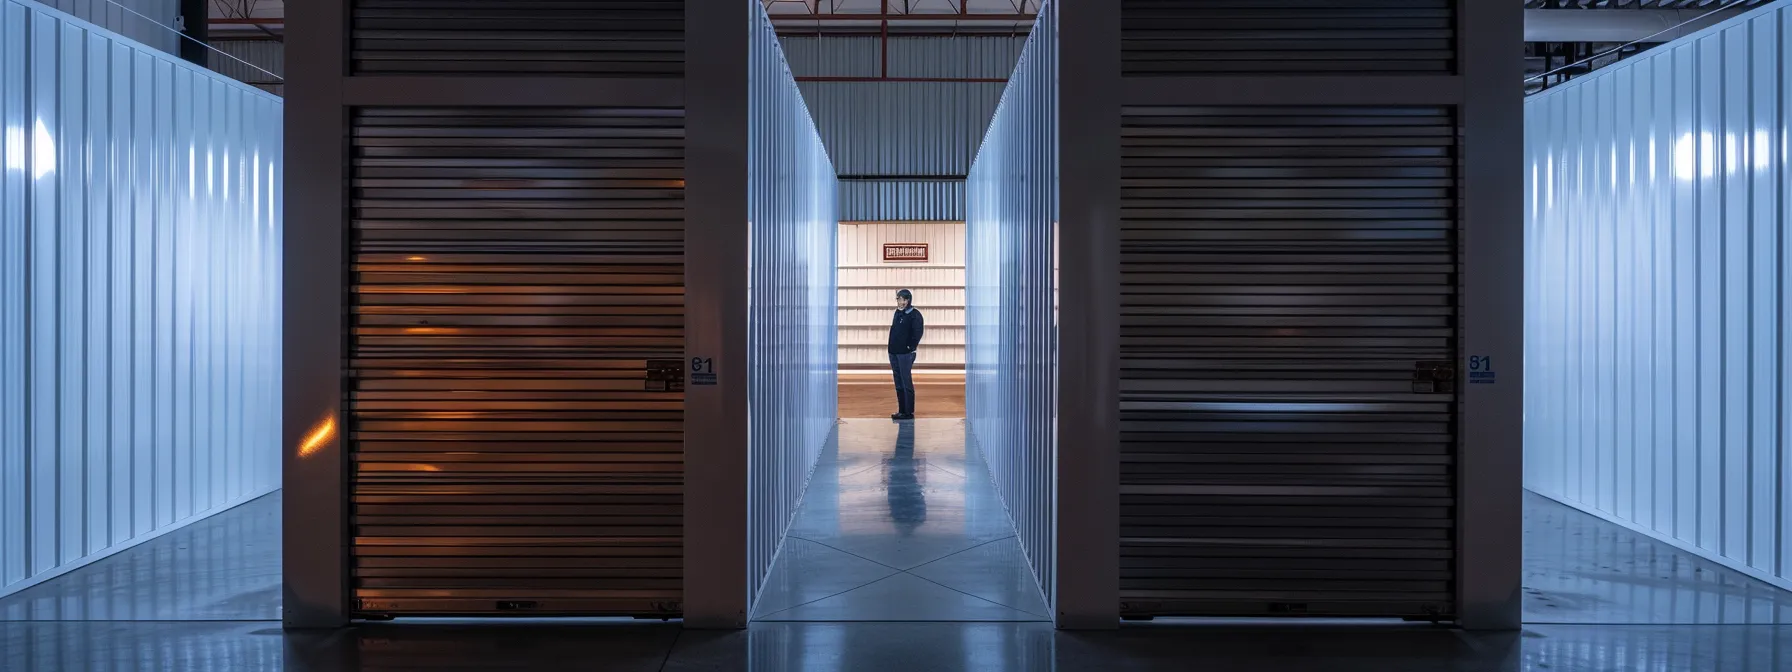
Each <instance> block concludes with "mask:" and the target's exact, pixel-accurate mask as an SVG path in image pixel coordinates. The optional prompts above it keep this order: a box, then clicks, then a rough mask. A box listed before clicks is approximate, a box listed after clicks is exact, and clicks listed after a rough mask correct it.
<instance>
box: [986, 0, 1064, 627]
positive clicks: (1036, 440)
mask: <svg viewBox="0 0 1792 672" xmlns="http://www.w3.org/2000/svg"><path fill="white" fill-rule="evenodd" d="M1056 17H1057V7H1056V5H1054V4H1052V3H1045V5H1044V6H1043V7H1041V8H1040V10H1039V19H1038V21H1037V22H1036V23H1035V24H1034V27H1033V31H1032V35H1031V36H1030V37H1029V39H1028V41H1027V43H1026V49H1025V51H1024V52H1023V53H1022V55H1021V56H1020V59H1019V62H1018V63H1017V64H1016V66H1015V70H1014V75H1013V77H1012V78H1011V79H1010V80H1009V84H1008V87H1007V88H1006V89H1005V90H1004V91H1003V93H1002V97H1001V101H1000V104H999V107H998V108H997V110H996V113H995V116H994V118H993V119H992V121H991V122H990V125H989V131H988V134H987V135H986V136H985V137H984V138H983V144H982V146H981V148H979V149H978V152H977V156H976V161H975V163H974V164H973V166H972V169H971V172H970V177H969V179H968V180H967V183H966V201H967V205H966V234H967V235H966V239H967V248H966V282H967V293H968V296H967V310H966V322H967V324H968V328H967V339H966V342H967V353H966V355H967V365H966V369H967V383H966V390H965V394H966V410H967V414H968V416H969V427H970V429H971V433H972V434H973V436H974V438H975V444H976V446H977V449H978V452H979V454H980V455H982V457H983V459H984V461H985V462H987V463H988V465H989V469H990V474H991V477H992V478H993V480H994V481H995V484H996V489H997V491H998V492H1000V493H1001V495H1002V500H1003V503H1004V504H1005V505H1006V506H1007V508H1008V512H1009V514H1010V516H1012V518H1013V522H1014V526H1015V529H1016V531H1017V533H1018V534H1019V537H1020V542H1021V547H1022V550H1023V551H1024V552H1025V553H1026V556H1027V560H1028V562H1029V564H1030V565H1031V569H1032V570H1033V575H1034V579H1035V580H1036V581H1038V584H1039V585H1040V586H1041V587H1042V592H1043V593H1044V596H1045V599H1046V603H1047V604H1048V605H1055V604H1056V596H1055V595H1054V594H1053V592H1052V587H1053V585H1054V584H1055V582H1054V580H1053V576H1054V575H1053V572H1054V568H1053V560H1054V558H1055V557H1056V554H1057V549H1056V540H1055V532H1056V529H1057V525H1056V506H1057V502H1056V501H1055V496H1054V495H1055V493H1054V490H1053V488H1054V484H1055V482H1056V472H1055V465H1056V464H1057V445H1056V433H1055V431H1054V430H1055V428H1056V423H1055V419H1054V418H1053V417H1052V413H1053V411H1054V409H1055V405H1054V402H1055V399H1056V397H1055V396H1054V395H1055V391H1056V372H1057V352H1056V349H1055V348H1056V341H1057V323H1056V319H1055V315H1056V310H1055V306H1054V305H1050V304H1049V302H1051V301H1053V299H1054V297H1055V284H1054V283H1055V279H1056V278H1055V274H1054V272H1053V270H1054V266H1053V263H1054V262H1053V260H1055V254H1054V251H1055V248H1054V246H1053V242H1052V241H1054V240H1055V237H1054V234H1055V231H1056V226H1057V184H1058V182H1057V179H1058V175H1057V161H1058V153H1057V146H1056V142H1055V138H1056V124H1057V116H1056V115H1057V107H1058V105H1057V30H1058V27H1057V23H1056ZM1048 313H1049V315H1048Z"/></svg>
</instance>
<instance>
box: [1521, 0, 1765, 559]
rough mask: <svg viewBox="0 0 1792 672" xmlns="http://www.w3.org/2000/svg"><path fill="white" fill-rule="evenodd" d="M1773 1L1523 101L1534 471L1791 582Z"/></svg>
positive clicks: (1649, 526) (1600, 511)
mask: <svg viewBox="0 0 1792 672" xmlns="http://www.w3.org/2000/svg"><path fill="white" fill-rule="evenodd" d="M1788 28H1792V9H1788V8H1787V7H1786V6H1785V5H1784V3H1778V4H1776V5H1775V6H1772V7H1765V8H1762V9H1760V10H1758V11H1753V12H1749V13H1747V14H1744V15H1742V16H1738V17H1735V18H1733V19H1730V20H1728V21H1725V22H1724V23H1722V24H1719V25H1716V26H1713V27H1711V28H1709V29H1706V30H1703V31H1700V32H1699V33H1696V34H1694V35H1690V36H1687V37H1685V38H1681V39H1679V40H1675V41H1673V42H1670V43H1667V44H1664V45H1661V46H1658V47H1655V48H1654V49H1651V50H1650V51H1648V52H1647V53H1645V54H1643V55H1641V56H1639V57H1637V58H1636V59H1633V60H1626V61H1625V62H1623V63H1621V64H1618V65H1616V66H1614V67H1610V68H1606V69H1603V70H1600V71H1599V72H1596V73H1593V74H1592V75H1590V76H1587V77H1582V78H1578V79H1575V80H1573V81H1571V82H1568V83H1567V84H1565V85H1563V86H1561V87H1559V88H1555V89H1552V90H1550V91H1547V92H1544V93H1542V94H1539V95H1536V96H1532V97H1531V98H1530V99H1528V100H1526V101H1525V110H1524V111H1525V129H1526V144H1525V154H1526V161H1525V166H1524V173H1523V174H1524V179H1525V184H1526V190H1527V193H1526V196H1525V200H1524V207H1525V213H1526V217H1527V220H1528V223H1527V230H1526V235H1527V241H1526V243H1527V247H1526V279H1527V286H1526V290H1527V291H1526V295H1525V313H1526V327H1527V331H1526V334H1525V356H1526V357H1527V358H1528V360H1527V362H1526V366H1527V368H1529V369H1530V370H1531V371H1532V372H1533V375H1531V376H1530V377H1528V378H1526V385H1527V395H1526V414H1525V486H1526V487H1528V488H1530V489H1531V490H1533V491H1535V492H1538V493H1541V494H1543V495H1545V496H1548V497H1551V498H1553V499H1556V500H1559V501H1561V502H1564V503H1566V504H1568V505H1570V506H1574V507H1576V508H1578V509H1581V510H1583V511H1587V512H1588V513H1592V514H1593V515H1596V516H1600V517H1602V518H1606V519H1608V520H1611V521H1614V522H1617V523H1619V524H1621V525H1624V526H1626V527H1629V528H1631V529H1634V530H1638V531H1640V532H1643V533H1645V534H1648V535H1650V536H1653V537H1655V538H1657V539H1660V540H1662V541H1665V542H1667V543H1670V544H1673V545H1675V546H1677V547H1680V548H1682V549H1685V550H1687V551H1689V552H1692V553H1695V554H1697V555H1700V556H1703V557H1705V558H1709V559H1711V560H1713V561H1716V562H1719V563H1723V564H1725V565H1728V566H1730V567H1733V568H1736V569H1738V570H1740V571H1743V572H1746V573H1748V574H1750V575H1752V576H1755V577H1757V578H1761V579H1764V580H1766V581H1769V582H1772V583H1774V584H1776V585H1779V586H1781V587H1785V588H1792V517H1788V516H1787V515H1786V514H1785V503H1784V500H1785V488H1786V485H1787V481H1786V478H1787V476H1788V475H1792V471H1788V468H1789V467H1792V460H1788V457H1787V453H1786V450H1787V440H1786V439H1787V436H1788V435H1787V433H1786V432H1787V430H1788V426H1787V425H1786V422H1785V405H1786V399H1787V398H1788V395H1789V394H1792V391H1788V390H1787V389H1786V385H1787V384H1788V380H1787V377H1786V375H1785V368H1784V367H1785V366H1786V365H1787V361H1788V360H1787V359H1786V343H1785V336H1784V333H1783V332H1784V329H1785V328H1786V327H1785V325H1786V319H1787V318H1788V314H1787V313H1786V312H1785V311H1786V308H1787V305H1788V304H1787V303H1786V300H1785V297H1786V291H1787V287H1786V283H1787V281H1788V276H1787V273H1786V271H1785V268H1786V267H1785V264H1786V263H1787V260H1788V257H1787V252H1788V248H1787V241H1788V238H1787V236H1786V229H1785V226H1786V221H1787V216H1788V213H1789V212H1792V210H1788V206H1789V204H1792V201H1789V200H1788V198H1787V193H1788V192H1787V179H1788V177H1789V176H1792V173H1789V172H1788V171H1787V170H1786V151H1787V144H1786V143H1787V129H1786V121H1787V118H1786V108H1787V105H1788V103H1789V102H1792V79H1788V76H1789V75H1792V69H1789V68H1787V66H1786V62H1785V44H1786V43H1785V40H1786V35H1787V32H1786V31H1787V29H1788Z"/></svg>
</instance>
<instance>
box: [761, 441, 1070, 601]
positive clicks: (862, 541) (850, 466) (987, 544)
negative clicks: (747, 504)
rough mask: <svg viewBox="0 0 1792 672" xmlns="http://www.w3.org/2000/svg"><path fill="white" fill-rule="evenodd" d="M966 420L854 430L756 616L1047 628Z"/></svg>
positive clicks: (807, 500) (827, 467) (813, 489)
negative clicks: (969, 442)
mask: <svg viewBox="0 0 1792 672" xmlns="http://www.w3.org/2000/svg"><path fill="white" fill-rule="evenodd" d="M965 444H966V442H965V426H964V421H963V420H959V419H938V418H923V419H919V420H913V421H906V422H892V421H890V420H864V419H850V418H849V419H847V420H845V421H843V422H842V423H841V425H840V434H839V440H838V441H836V442H834V445H831V446H829V448H828V449H827V451H826V452H824V453H823V454H822V456H821V459H820V462H819V463H818V464H816V467H815V473H814V475H813V476H811V477H810V479H809V490H808V492H807V493H806V494H805V495H804V497H803V506H802V507H801V508H799V509H798V510H797V514H796V519H795V520H794V521H792V523H791V527H790V533H789V536H788V537H787V538H786V540H785V542H784V547H783V548H782V549H781V550H780V551H779V553H778V558H777V560H776V561H775V562H773V563H772V570H771V576H770V577H769V578H768V580H767V581H766V584H765V590H764V592H763V593H762V597H760V599H759V602H758V604H757V605H755V609H754V618H755V619H757V620H761V621H1040V622H1043V621H1049V620H1051V618H1050V615H1049V611H1048V610H1047V608H1046V606H1045V599H1044V597H1043V596H1041V595H1040V592H1039V588H1038V582H1037V581H1036V580H1034V578H1033V574H1032V572H1031V570H1029V569H1028V568H1027V563H1026V558H1025V557H1023V556H1022V555H1021V550H1020V543H1019V541H1018V540H1017V539H1016V537H1015V533H1014V525H1013V523H1011V522H1009V519H1008V513H1007V510H1006V509H1004V508H1003V506H1002V500H1001V497H1000V496H999V495H997V494H996V489H995V486H994V485H992V484H991V481H990V476H989V472H988V470H987V469H986V468H985V467H984V466H983V460H982V459H981V458H978V457H976V456H974V455H971V454H970V452H969V451H968V450H966V448H965Z"/></svg>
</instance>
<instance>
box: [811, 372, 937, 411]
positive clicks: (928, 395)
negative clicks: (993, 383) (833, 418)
mask: <svg viewBox="0 0 1792 672" xmlns="http://www.w3.org/2000/svg"><path fill="white" fill-rule="evenodd" d="M895 412H896V386H895V383H894V382H892V381H891V380H890V374H888V373H843V374H840V417H842V418H888V417H890V414H891V413H895ZM915 416H916V417H921V418H962V417H964V374H962V373H920V372H916V373H915Z"/></svg>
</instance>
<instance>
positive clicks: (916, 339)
mask: <svg viewBox="0 0 1792 672" xmlns="http://www.w3.org/2000/svg"><path fill="white" fill-rule="evenodd" d="M926 330H927V323H926V321H925V320H922V319H921V310H920V309H919V308H915V307H914V306H909V309H908V310H906V311H903V310H898V311H896V316H895V317H893V318H891V319H890V354H892V355H906V354H908V353H911V352H914V351H915V348H918V347H921V332H923V331H926Z"/></svg>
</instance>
